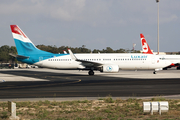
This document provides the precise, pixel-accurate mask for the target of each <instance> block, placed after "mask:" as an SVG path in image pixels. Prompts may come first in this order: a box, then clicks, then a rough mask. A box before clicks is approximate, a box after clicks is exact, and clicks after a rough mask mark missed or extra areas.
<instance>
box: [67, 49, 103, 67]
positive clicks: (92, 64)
mask: <svg viewBox="0 0 180 120" xmlns="http://www.w3.org/2000/svg"><path fill="white" fill-rule="evenodd" d="M68 51H69V54H70V56H71V58H72V59H73V60H75V61H79V62H81V63H82V65H84V66H94V67H96V66H101V65H103V64H102V63H98V62H93V61H86V60H80V59H77V58H76V56H75V55H74V54H73V53H72V51H71V50H70V49H68Z"/></svg>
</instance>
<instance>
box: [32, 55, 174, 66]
mask: <svg viewBox="0 0 180 120" xmlns="http://www.w3.org/2000/svg"><path fill="white" fill-rule="evenodd" d="M74 55H75V56H76V57H77V58H78V59H80V60H84V61H91V62H95V63H99V64H102V65H100V66H103V65H118V66H119V69H159V68H163V67H166V66H168V65H170V64H171V63H170V62H169V61H167V60H162V59H159V56H158V55H151V54H148V55H147V54H131V53H129V54H127V53H125V54H122V53H120V54H114V53H110V54H94V53H92V54H74ZM42 57H43V56H42ZM35 65H39V66H42V67H48V68H55V69H85V67H84V66H90V67H91V65H90V63H87V64H82V63H81V62H78V61H75V60H73V59H71V56H70V55H69V54H67V55H64V56H59V57H53V58H49V59H46V60H43V61H40V62H37V63H35Z"/></svg>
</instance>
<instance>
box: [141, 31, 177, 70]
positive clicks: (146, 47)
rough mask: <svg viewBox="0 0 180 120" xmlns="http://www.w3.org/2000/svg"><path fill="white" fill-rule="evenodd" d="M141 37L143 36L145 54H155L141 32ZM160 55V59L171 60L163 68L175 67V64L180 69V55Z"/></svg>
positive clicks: (142, 42) (142, 44)
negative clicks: (168, 64)
mask: <svg viewBox="0 0 180 120" xmlns="http://www.w3.org/2000/svg"><path fill="white" fill-rule="evenodd" d="M140 37H141V46H142V51H143V54H154V53H153V52H152V51H151V49H150V47H149V45H148V43H147V41H146V39H145V37H144V35H143V34H142V33H141V34H140ZM159 57H160V58H159V59H163V60H168V61H170V62H171V65H170V66H167V67H164V68H163V70H167V68H171V67H175V66H177V69H180V55H159Z"/></svg>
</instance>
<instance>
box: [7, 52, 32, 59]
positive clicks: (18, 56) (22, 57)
mask: <svg viewBox="0 0 180 120" xmlns="http://www.w3.org/2000/svg"><path fill="white" fill-rule="evenodd" d="M9 55H11V56H13V57H16V58H21V59H26V58H29V57H28V56H22V55H15V54H12V53H9Z"/></svg>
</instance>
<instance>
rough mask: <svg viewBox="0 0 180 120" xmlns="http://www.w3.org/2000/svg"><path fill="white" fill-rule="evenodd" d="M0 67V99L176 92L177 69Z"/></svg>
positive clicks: (179, 80) (179, 85)
mask: <svg viewBox="0 0 180 120" xmlns="http://www.w3.org/2000/svg"><path fill="white" fill-rule="evenodd" d="M152 72H153V71H120V72H119V73H112V74H111V73H100V72H96V73H95V75H94V76H89V75H88V74H87V71H77V70H76V71H73V70H68V71H64V70H51V69H13V70H0V79H3V80H5V81H6V82H1V83H0V99H9V98H12V99H17V98H59V97H61V98H63V97H106V96H112V97H148V96H167V95H179V94H180V71H178V70H167V71H160V72H158V73H157V74H156V75H154V74H152Z"/></svg>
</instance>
